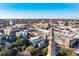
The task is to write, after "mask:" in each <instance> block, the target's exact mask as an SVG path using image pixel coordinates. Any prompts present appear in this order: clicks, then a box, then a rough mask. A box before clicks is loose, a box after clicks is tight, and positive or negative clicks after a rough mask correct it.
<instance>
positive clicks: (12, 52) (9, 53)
mask: <svg viewBox="0 0 79 59" xmlns="http://www.w3.org/2000/svg"><path fill="white" fill-rule="evenodd" d="M17 53H18V50H17V49H14V48H13V49H11V50H10V49H8V48H5V50H4V51H2V52H1V53H0V55H1V56H16V55H17Z"/></svg>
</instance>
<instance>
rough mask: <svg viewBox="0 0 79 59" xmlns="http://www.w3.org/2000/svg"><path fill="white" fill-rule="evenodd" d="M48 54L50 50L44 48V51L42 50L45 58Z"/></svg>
mask: <svg viewBox="0 0 79 59" xmlns="http://www.w3.org/2000/svg"><path fill="white" fill-rule="evenodd" d="M47 52H48V48H44V49H42V53H43V55H44V56H46V55H47Z"/></svg>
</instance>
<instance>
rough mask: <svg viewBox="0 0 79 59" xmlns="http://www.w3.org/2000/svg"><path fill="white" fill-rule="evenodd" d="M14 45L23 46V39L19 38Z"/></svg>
mask: <svg viewBox="0 0 79 59" xmlns="http://www.w3.org/2000/svg"><path fill="white" fill-rule="evenodd" d="M16 43H17V44H18V45H21V46H22V45H24V44H25V39H23V38H19V39H17V40H16Z"/></svg>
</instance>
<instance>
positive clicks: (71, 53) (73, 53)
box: [67, 51, 76, 56]
mask: <svg viewBox="0 0 79 59" xmlns="http://www.w3.org/2000/svg"><path fill="white" fill-rule="evenodd" d="M67 56H76V53H75V52H73V51H69V52H67Z"/></svg>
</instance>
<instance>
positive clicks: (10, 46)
mask: <svg viewBox="0 0 79 59" xmlns="http://www.w3.org/2000/svg"><path fill="white" fill-rule="evenodd" d="M14 47H16V45H15V44H13V43H11V44H10V45H9V46H8V47H7V48H8V49H13V48H14Z"/></svg>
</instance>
